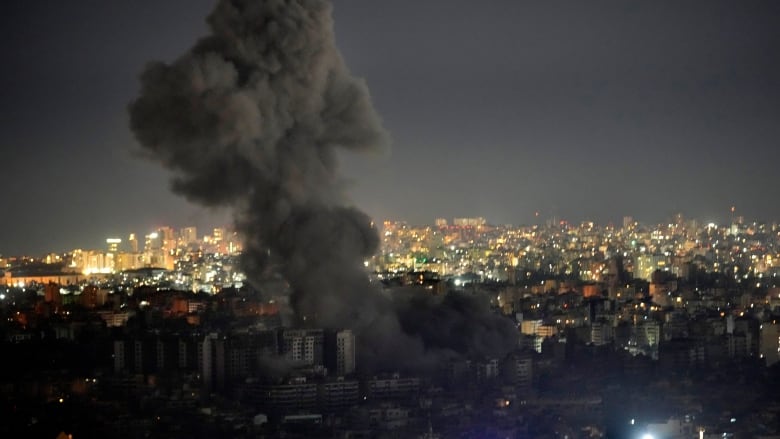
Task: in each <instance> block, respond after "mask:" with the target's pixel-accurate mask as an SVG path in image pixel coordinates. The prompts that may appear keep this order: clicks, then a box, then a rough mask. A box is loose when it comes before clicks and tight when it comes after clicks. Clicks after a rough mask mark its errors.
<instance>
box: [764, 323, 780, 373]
mask: <svg viewBox="0 0 780 439" xmlns="http://www.w3.org/2000/svg"><path fill="white" fill-rule="evenodd" d="M759 355H760V357H761V358H763V359H764V361H765V362H766V365H767V367H768V366H771V365H773V364H775V363H777V362H778V361H780V324H777V323H773V322H772V323H770V322H767V323H764V324H762V325H761V327H760V338H759Z"/></svg>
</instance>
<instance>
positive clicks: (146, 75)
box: [130, 0, 424, 356]
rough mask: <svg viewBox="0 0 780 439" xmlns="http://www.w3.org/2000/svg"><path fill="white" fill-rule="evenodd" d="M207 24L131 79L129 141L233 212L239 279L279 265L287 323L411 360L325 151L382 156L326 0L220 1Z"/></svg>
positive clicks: (184, 185)
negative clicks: (353, 337)
mask: <svg viewBox="0 0 780 439" xmlns="http://www.w3.org/2000/svg"><path fill="white" fill-rule="evenodd" d="M208 23H209V25H210V28H211V35H209V36H207V37H205V38H203V39H201V40H200V41H199V42H198V43H196V44H195V46H194V47H193V48H192V49H190V51H189V52H187V53H186V54H184V55H183V56H182V57H180V58H179V59H177V60H176V61H174V62H173V63H171V64H165V63H160V62H156V63H151V64H150V65H148V66H147V68H146V70H145V71H144V72H143V74H142V76H141V94H140V96H139V97H138V98H137V99H136V100H135V101H134V102H132V103H131V105H130V119H131V128H132V130H133V131H134V133H135V135H136V137H137V139H138V140H139V142H140V144H141V146H142V147H143V148H144V150H145V152H147V153H148V154H149V155H150V156H151V157H152V158H154V159H155V160H158V161H160V162H162V164H163V165H164V166H166V167H167V168H169V169H171V170H172V171H173V173H174V178H173V189H174V191H176V192H177V193H180V194H182V195H184V196H185V197H187V198H188V199H190V200H193V201H195V202H198V203H201V204H204V205H207V206H227V207H229V208H231V209H233V211H234V212H235V218H236V226H237V229H238V230H239V231H240V233H242V234H243V236H244V239H245V246H244V254H243V259H244V266H245V270H246V272H247V275H248V276H249V278H250V279H256V278H257V277H259V275H260V273H262V272H263V271H264V270H265V269H266V268H267V267H268V266H269V265H270V264H274V265H278V266H279V267H281V269H282V271H283V274H284V275H285V277H286V279H287V280H288V282H290V285H291V287H292V291H293V293H292V297H291V303H292V305H293V309H294V312H295V313H296V316H297V317H298V318H299V319H300V320H307V321H309V322H313V323H314V324H316V325H318V326H323V327H352V328H354V329H356V330H357V331H358V333H359V334H361V339H362V340H364V341H365V343H363V344H364V345H366V344H372V345H375V344H374V343H375V342H376V341H377V340H378V339H381V340H382V342H383V343H385V344H384V346H388V345H392V346H396V347H404V348H405V349H406V352H409V353H410V354H411V356H422V355H424V354H423V351H424V348H423V342H422V341H421V340H420V339H419V338H417V337H414V336H407V335H405V334H404V331H403V330H402V329H401V324H400V322H399V319H398V318H397V315H396V312H395V310H394V308H393V306H392V304H391V303H390V302H389V301H388V300H386V299H384V298H383V297H382V296H381V295H380V293H379V291H377V290H376V289H375V288H372V286H371V285H370V283H369V282H368V278H367V276H366V274H365V272H364V269H363V265H362V264H363V261H364V259H366V258H367V257H369V256H370V255H372V254H373V253H374V252H375V250H376V248H377V245H378V242H379V241H378V238H377V234H376V231H375V230H374V229H373V227H372V225H371V221H370V219H369V218H368V216H367V215H365V214H364V213H362V212H360V211H359V210H356V209H354V208H352V207H349V204H348V201H347V199H346V198H345V196H344V194H343V191H342V181H341V180H340V177H339V172H338V163H337V157H336V152H337V150H338V149H339V148H341V149H345V150H354V151H370V150H377V149H381V148H383V147H384V146H385V145H386V143H387V135H386V133H385V131H384V129H383V128H382V126H381V124H380V122H379V118H378V117H377V114H376V112H375V111H374V109H373V106H372V104H371V100H370V98H369V94H368V90H367V88H366V86H365V84H364V83H363V82H362V81H361V80H358V79H356V78H355V77H353V76H352V75H351V74H350V72H349V71H348V69H347V68H346V66H345V64H344V62H343V60H342V58H341V56H340V54H339V52H338V51H337V49H336V47H335V44H334V36H333V23H332V20H331V6H330V3H329V2H328V1H325V0H222V1H219V3H218V4H217V6H216V8H215V10H214V12H213V13H212V14H211V15H210V16H209V18H208ZM400 345H402V346H400ZM364 352H370V350H369V349H368V348H367V349H365V350H364ZM374 353H375V354H377V355H379V353H378V352H374Z"/></svg>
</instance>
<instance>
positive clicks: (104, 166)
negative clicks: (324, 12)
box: [0, 0, 780, 254]
mask: <svg viewBox="0 0 780 439" xmlns="http://www.w3.org/2000/svg"><path fill="white" fill-rule="evenodd" d="M214 3H215V2H213V1H186V2H184V1H169V2H151V1H143V2H133V4H132V5H130V4H126V5H109V4H102V3H98V4H94V3H87V2H69V3H67V4H66V3H55V2H21V1H12V2H4V4H3V5H2V6H0V16H1V17H2V18H0V20H2V29H3V30H2V33H3V34H2V35H3V42H2V46H0V47H1V49H0V50H2V53H1V54H2V59H4V60H5V61H4V64H5V65H6V66H8V67H7V68H5V69H3V71H2V72H0V77H1V78H2V81H3V84H4V93H3V94H4V98H3V99H2V102H0V114H1V115H2V122H3V124H2V130H0V145H2V148H3V149H2V151H3V152H4V154H3V164H4V166H3V171H2V173H0V184H2V185H3V187H4V189H5V190H4V205H5V206H6V207H7V209H6V212H5V214H3V215H1V216H0V252H2V253H3V254H22V253H27V254H30V253H32V254H34V253H43V252H46V251H62V250H66V249H70V248H75V247H80V246H87V247H90V246H92V247H98V246H99V245H101V242H102V240H103V239H104V238H105V237H106V236H112V235H121V234H124V233H127V232H129V231H138V232H141V233H144V232H145V231H147V230H152V229H153V228H154V227H157V226H160V225H166V224H172V225H176V226H187V225H199V226H202V227H205V226H211V225H218V224H224V223H229V222H230V221H231V220H230V216H229V215H228V214H227V213H226V212H223V211H213V210H210V209H206V208H202V207H197V206H195V205H193V204H191V203H188V202H187V201H186V200H184V199H183V198H180V197H178V196H176V195H174V194H172V193H171V192H170V190H169V183H168V180H169V178H168V175H167V174H166V173H165V171H164V170H163V169H161V168H160V167H159V166H158V165H156V164H154V163H151V162H150V161H148V160H145V159H143V158H140V157H139V154H138V150H139V148H138V146H137V144H136V143H135V140H134V139H133V137H132V135H131V134H130V132H129V130H128V128H127V126H128V114H127V105H128V103H129V102H130V101H131V100H132V99H133V96H135V95H136V93H137V91H138V88H139V82H138V77H139V74H140V72H141V71H142V69H143V67H144V65H145V63H146V62H147V61H149V60H152V59H160V60H164V61H172V60H173V59H175V58H176V57H177V56H178V55H179V54H180V53H182V51H183V50H185V49H186V48H187V47H189V45H190V44H191V42H192V41H193V40H195V39H196V38H198V37H199V36H203V35H204V34H205V32H206V27H205V24H204V18H203V17H205V15H206V14H207V13H208V11H209V10H211V8H212V7H213V5H214ZM778 18H780V7H779V6H778V5H777V4H775V3H772V2H729V1H714V2H687V3H685V4H678V3H676V2H652V3H646V4H641V5H637V4H633V5H627V4H623V3H620V2H599V3H597V4H589V5H575V4H569V5H558V4H550V3H534V4H531V3H524V2H498V1H495V2H487V3H485V2H480V3H479V4H477V3H474V2H467V1H446V2H445V1H436V2H425V3H424V4H420V3H419V2H412V1H400V2H382V1H374V0H371V1H361V2H346V1H336V2H335V6H334V20H335V28H334V31H335V34H336V41H337V44H338V46H339V48H340V50H341V52H342V54H343V55H344V59H345V60H346V64H347V66H348V67H349V68H350V69H351V70H352V72H353V74H354V75H356V76H358V77H362V78H364V79H365V80H366V83H367V85H368V88H369V90H370V93H371V96H372V99H373V103H374V106H375V108H376V111H377V113H378V114H379V116H380V117H381V118H382V120H383V125H384V127H385V129H386V130H387V131H388V132H389V133H390V136H391V138H392V142H391V146H390V148H388V149H387V150H386V151H384V152H381V153H374V154H369V155H364V156H360V155H352V154H349V153H347V154H341V155H342V159H343V170H344V174H345V175H346V177H347V181H345V185H346V186H347V188H348V193H349V195H350V196H351V198H352V200H353V202H354V204H355V205H357V206H358V207H359V208H361V209H362V210H364V211H366V212H367V213H369V214H370V215H371V216H372V217H374V218H376V219H377V220H380V221H381V220H383V219H388V218H389V219H400V220H407V221H409V222H411V223H418V224H422V223H430V222H432V221H433V219H434V218H436V217H453V216H469V215H479V216H484V217H486V218H487V219H488V220H489V221H490V222H491V223H495V224H504V223H511V224H530V223H534V222H538V221H542V220H544V219H547V218H549V217H552V216H556V217H558V218H565V219H569V220H571V221H580V220H593V221H597V222H599V223H604V224H606V223H609V222H612V223H615V224H619V223H620V221H621V218H622V217H623V216H624V215H632V216H633V217H634V218H636V219H639V220H642V221H647V222H655V221H666V220H667V219H668V218H670V217H671V216H672V215H673V214H674V213H676V212H678V211H681V212H684V213H685V214H686V215H687V216H689V217H696V218H699V219H701V220H702V221H709V220H712V221H717V222H725V221H726V220H727V219H728V218H729V207H730V206H732V205H735V206H737V211H738V212H739V214H741V215H744V216H745V217H746V218H755V219H762V220H767V221H772V220H776V219H778V218H780V207H778V205H777V204H776V203H773V202H772V200H773V198H774V196H775V195H776V186H775V185H774V184H773V182H774V174H775V173H776V169H775V166H776V163H777V161H778V158H780V148H777V138H778V134H780V132H779V131H780V128H779V127H780V124H778V123H777V121H778V116H780V105H779V104H778V102H780V87H779V84H778V81H780V79H779V78H780V74H779V73H780V65H779V61H778V59H777V57H776V56H775V55H774V53H775V49H776V47H777V45H778V39H779V38H780V35H779V32H778V30H777V27H776V25H775V24H776V23H777V22H778ZM536 212H539V213H540V218H541V220H539V219H538V218H537V217H535V213H536Z"/></svg>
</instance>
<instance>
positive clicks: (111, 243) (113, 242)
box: [106, 238, 122, 253]
mask: <svg viewBox="0 0 780 439" xmlns="http://www.w3.org/2000/svg"><path fill="white" fill-rule="evenodd" d="M120 244H122V240H121V239H119V238H108V239H106V246H107V247H108V252H109V253H117V252H119V245H120Z"/></svg>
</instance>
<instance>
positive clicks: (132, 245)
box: [127, 233, 138, 253]
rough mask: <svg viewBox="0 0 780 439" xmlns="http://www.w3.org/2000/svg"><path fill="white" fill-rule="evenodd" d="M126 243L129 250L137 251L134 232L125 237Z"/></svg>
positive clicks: (136, 240) (136, 239)
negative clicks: (128, 245)
mask: <svg viewBox="0 0 780 439" xmlns="http://www.w3.org/2000/svg"><path fill="white" fill-rule="evenodd" d="M127 243H128V244H130V251H131V252H133V253H138V238H136V237H135V233H131V234H130V236H129V237H128V238H127Z"/></svg>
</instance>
